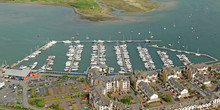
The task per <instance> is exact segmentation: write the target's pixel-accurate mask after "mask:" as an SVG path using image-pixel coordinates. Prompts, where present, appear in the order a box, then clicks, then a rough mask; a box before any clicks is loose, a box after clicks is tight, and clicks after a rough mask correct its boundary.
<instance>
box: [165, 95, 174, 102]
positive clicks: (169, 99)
mask: <svg viewBox="0 0 220 110" xmlns="http://www.w3.org/2000/svg"><path fill="white" fill-rule="evenodd" d="M163 100H164V101H166V102H171V101H172V98H171V96H169V95H165V97H164V98H163Z"/></svg>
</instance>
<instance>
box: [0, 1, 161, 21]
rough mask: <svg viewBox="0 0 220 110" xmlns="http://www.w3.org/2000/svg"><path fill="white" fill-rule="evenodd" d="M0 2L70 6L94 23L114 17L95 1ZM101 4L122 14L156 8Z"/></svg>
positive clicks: (143, 4) (143, 3)
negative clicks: (119, 10)
mask: <svg viewBox="0 0 220 110" xmlns="http://www.w3.org/2000/svg"><path fill="white" fill-rule="evenodd" d="M0 2H34V3H42V4H55V5H64V6H71V7H74V8H75V9H76V12H77V13H79V14H80V15H81V17H82V18H85V19H90V20H94V21H97V20H103V19H104V18H112V17H114V16H113V15H110V14H109V12H111V11H113V9H111V8H107V7H104V6H101V5H99V4H98V3H96V0H0ZM101 2H102V3H105V4H106V5H109V6H112V7H115V8H118V9H122V10H124V11H123V12H124V13H142V12H146V11H150V10H153V9H155V8H157V7H158V5H157V4H156V3H149V2H146V1H144V0H127V1H125V0H102V1H101Z"/></svg>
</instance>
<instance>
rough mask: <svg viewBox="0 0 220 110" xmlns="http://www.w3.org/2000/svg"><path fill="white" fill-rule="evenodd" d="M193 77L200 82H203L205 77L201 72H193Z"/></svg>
mask: <svg viewBox="0 0 220 110" xmlns="http://www.w3.org/2000/svg"><path fill="white" fill-rule="evenodd" d="M195 79H197V80H199V81H200V82H205V81H206V78H205V76H203V75H202V74H199V73H196V74H195Z"/></svg>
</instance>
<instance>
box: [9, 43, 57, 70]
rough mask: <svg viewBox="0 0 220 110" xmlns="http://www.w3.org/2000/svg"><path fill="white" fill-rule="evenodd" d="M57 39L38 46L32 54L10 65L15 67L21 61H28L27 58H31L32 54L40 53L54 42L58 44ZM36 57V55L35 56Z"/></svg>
mask: <svg viewBox="0 0 220 110" xmlns="http://www.w3.org/2000/svg"><path fill="white" fill-rule="evenodd" d="M56 43H57V41H50V42H48V43H46V44H45V45H43V46H42V47H41V48H38V49H37V50H35V51H34V52H33V53H31V54H30V55H28V56H26V57H24V58H23V59H21V60H18V61H17V62H16V63H13V64H12V65H11V66H10V67H11V68H14V67H15V66H17V65H19V64H20V63H22V62H23V61H26V60H27V59H29V58H30V56H32V55H33V54H34V53H38V52H39V51H41V50H46V49H47V48H50V47H51V46H53V45H54V44H56ZM34 57H35V56H34Z"/></svg>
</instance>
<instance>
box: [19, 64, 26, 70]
mask: <svg viewBox="0 0 220 110" xmlns="http://www.w3.org/2000/svg"><path fill="white" fill-rule="evenodd" d="M19 68H20V69H26V68H27V66H24V65H21V66H20V67H19Z"/></svg>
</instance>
